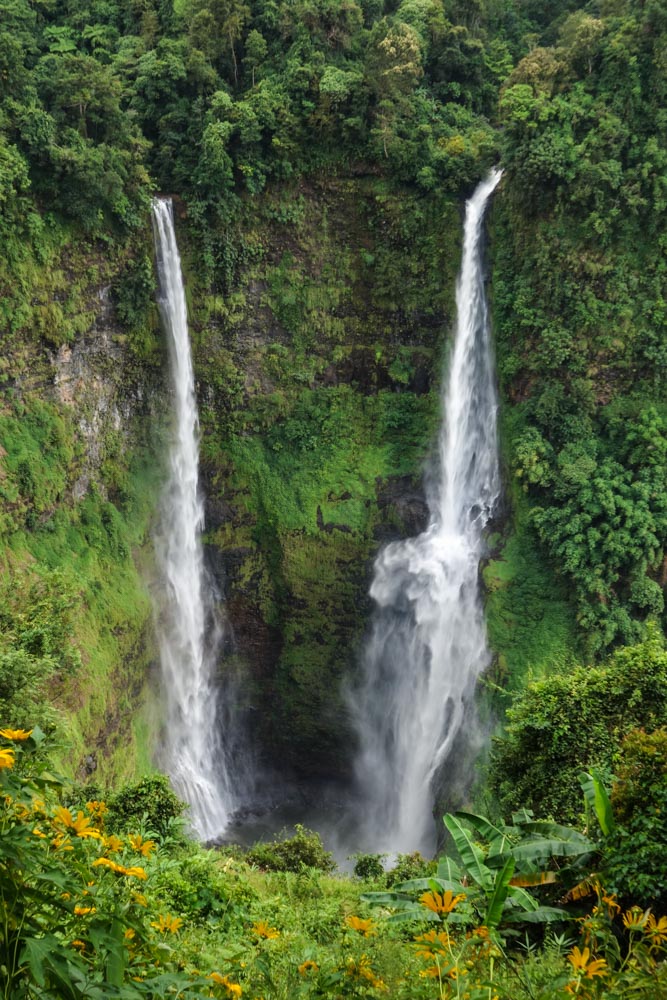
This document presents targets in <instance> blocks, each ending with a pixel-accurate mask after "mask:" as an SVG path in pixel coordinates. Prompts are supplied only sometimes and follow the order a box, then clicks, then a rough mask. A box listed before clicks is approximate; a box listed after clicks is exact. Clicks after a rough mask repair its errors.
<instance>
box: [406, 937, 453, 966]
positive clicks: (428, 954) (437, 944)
mask: <svg viewBox="0 0 667 1000" xmlns="http://www.w3.org/2000/svg"><path fill="white" fill-rule="evenodd" d="M415 941H416V942H417V944H418V945H419V946H420V947H419V948H417V952H416V954H417V955H418V956H419V957H420V958H426V959H429V960H432V959H434V958H435V957H436V952H437V953H438V956H442V955H444V954H445V953H447V952H450V951H451V948H452V943H453V942H452V939H451V937H450V935H449V933H448V932H447V931H446V930H444V931H436V930H430V931H426V932H425V933H424V934H417V936H416V937H415Z"/></svg>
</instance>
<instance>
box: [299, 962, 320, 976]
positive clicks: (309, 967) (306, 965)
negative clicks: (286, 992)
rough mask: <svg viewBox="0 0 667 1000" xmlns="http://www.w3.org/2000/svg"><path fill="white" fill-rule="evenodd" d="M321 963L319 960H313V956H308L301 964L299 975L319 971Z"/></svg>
mask: <svg viewBox="0 0 667 1000" xmlns="http://www.w3.org/2000/svg"><path fill="white" fill-rule="evenodd" d="M319 969H320V967H319V965H318V964H317V962H313V960H312V958H307V959H306V961H305V962H302V963H301V965H300V966H299V975H300V976H307V975H308V973H309V972H319Z"/></svg>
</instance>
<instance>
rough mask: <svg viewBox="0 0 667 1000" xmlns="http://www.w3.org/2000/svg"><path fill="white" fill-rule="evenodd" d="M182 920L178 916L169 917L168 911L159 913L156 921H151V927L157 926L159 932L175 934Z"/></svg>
mask: <svg viewBox="0 0 667 1000" xmlns="http://www.w3.org/2000/svg"><path fill="white" fill-rule="evenodd" d="M182 924H183V921H182V920H181V918H180V917H170V916H169V914H168V913H165V914H162V913H161V914H160V916H159V917H158V919H157V921H153V922H152V923H151V927H157V929H158V930H159V932H160V933H161V934H164V933H165V932H169V934H176V932H177V931H178V929H179V927H181V926H182Z"/></svg>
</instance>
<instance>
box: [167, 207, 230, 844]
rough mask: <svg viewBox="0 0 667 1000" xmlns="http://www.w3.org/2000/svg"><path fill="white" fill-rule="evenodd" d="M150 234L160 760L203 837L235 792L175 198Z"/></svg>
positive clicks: (218, 824) (219, 824)
mask: <svg viewBox="0 0 667 1000" xmlns="http://www.w3.org/2000/svg"><path fill="white" fill-rule="evenodd" d="M153 230H154V235H155V247H156V256H157V267H158V277H159V297H158V304H159V308H160V315H161V317H162V321H163V324H164V328H165V331H166V335H167V342H168V347H169V361H170V372H171V380H172V389H173V400H174V427H173V438H172V441H171V445H170V450H169V478H168V482H167V485H166V489H165V492H164V496H163V499H162V509H161V528H160V533H159V537H158V540H157V543H158V544H157V552H158V560H159V565H160V569H161V576H162V578H163V581H164V594H163V597H162V601H161V603H160V608H159V620H158V633H159V642H160V662H161V668H162V680H163V685H164V691H165V699H166V710H167V711H166V716H167V717H166V723H165V735H164V743H163V750H162V763H163V766H164V768H165V770H166V771H167V773H168V774H169V776H170V778H171V781H172V784H173V786H174V789H175V791H176V792H177V793H178V795H179V796H180V797H181V798H182V799H183V800H184V801H185V802H187V803H188V805H189V806H190V821H191V823H192V826H193V829H194V831H195V833H196V834H197V835H198V836H199V837H200V838H201V839H203V840H209V839H212V838H214V837H216V836H218V835H219V834H220V833H221V832H222V831H223V830H224V829H225V827H226V826H227V824H228V822H229V818H230V813H231V811H232V803H233V794H232V788H231V783H230V778H229V774H228V770H227V767H226V761H225V757H226V755H225V753H223V747H222V741H221V736H220V723H221V719H220V714H221V713H220V711H219V705H218V700H219V699H218V696H217V690H216V686H215V684H214V672H215V667H216V658H217V656H216V654H217V652H218V647H219V642H220V629H219V625H218V623H217V621H216V617H215V613H214V606H213V600H212V596H213V592H212V588H211V586H210V584H209V581H208V579H207V575H206V572H205V568H204V560H203V552H202V546H201V537H200V536H201V531H202V528H203V523H204V513H203V506H202V501H201V497H200V494H199V489H198V464H199V439H198V417H197V404H196V400H195V393H194V375H193V369H192V357H191V353H190V339H189V335H188V319H187V308H186V303H185V289H184V287H183V277H182V274H181V261H180V257H179V253H178V246H177V243H176V234H175V231H174V219H173V209H172V203H171V200H169V199H156V200H155V201H154V202H153Z"/></svg>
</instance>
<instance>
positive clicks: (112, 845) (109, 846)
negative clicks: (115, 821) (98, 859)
mask: <svg viewBox="0 0 667 1000" xmlns="http://www.w3.org/2000/svg"><path fill="white" fill-rule="evenodd" d="M104 847H105V848H106V850H107V851H109V853H110V854H115V853H116V852H117V851H121V850H122V849H123V841H122V840H121V839H120V837H117V836H116V834H115V833H112V834H111V835H110V836H108V837H105V838H104Z"/></svg>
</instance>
